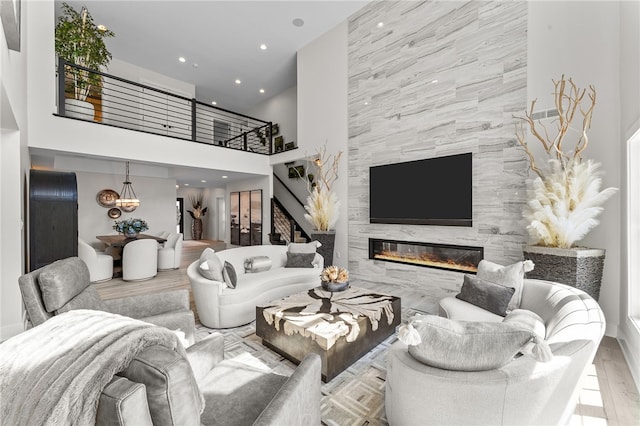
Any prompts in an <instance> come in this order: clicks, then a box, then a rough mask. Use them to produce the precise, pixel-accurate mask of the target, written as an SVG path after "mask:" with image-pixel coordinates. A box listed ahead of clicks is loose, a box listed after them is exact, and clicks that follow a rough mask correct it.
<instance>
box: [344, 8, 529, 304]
mask: <svg viewBox="0 0 640 426" xmlns="http://www.w3.org/2000/svg"><path fill="white" fill-rule="evenodd" d="M379 22H383V24H384V25H383V26H381V27H380V26H378V23H379ZM435 80H437V82H435ZM526 103H527V3H526V2H502V1H495V2H482V1H469V2H462V1H426V2H414V1H411V2H408V1H407V2H403V1H399V2H388V1H384V2H371V3H370V4H369V5H367V6H365V7H364V8H363V9H361V10H360V11H359V12H357V13H356V14H354V15H352V17H351V19H350V21H349V150H348V151H349V156H348V159H349V203H348V205H349V271H350V277H351V282H353V283H354V284H356V283H357V284H356V285H361V286H367V287H370V288H374V289H378V290H384V291H387V292H391V293H393V294H396V295H399V296H401V297H403V306H405V307H412V308H416V309H421V310H425V311H429V312H436V311H437V305H436V304H437V301H438V300H439V299H440V298H442V297H444V296H446V295H449V294H454V293H457V291H458V290H459V288H460V286H461V284H462V278H463V274H462V273H460V272H449V271H440V270H429V269H427V268H421V267H417V266H411V265H401V264H394V263H388V262H382V261H373V260H369V259H368V239H369V238H370V237H371V238H389V239H397V240H405V241H423V242H431V243H442V244H460V245H468V246H482V247H484V255H485V258H486V259H489V260H492V261H495V262H499V263H503V264H506V263H511V262H513V261H516V260H520V259H521V258H522V245H523V244H524V243H525V242H526V240H527V235H526V228H525V223H524V220H523V219H522V217H521V210H522V206H523V204H524V199H525V198H524V196H525V188H526V186H525V179H526V176H527V163H526V161H525V156H524V153H523V151H522V150H521V149H520V148H518V145H517V141H516V140H515V136H514V119H513V118H512V114H514V113H521V112H522V111H523V110H525V109H526ZM463 152H472V153H473V227H471V228H465V227H450V226H428V225H384V224H370V223H369V167H370V166H373V165H380V164H389V163H397V162H403V161H411V160H418V159H423V158H432V157H438V156H445V155H451V154H459V153H463ZM425 184H427V183H425V182H407V185H410V186H412V187H414V188H415V196H416V197H419V196H421V191H420V187H421V185H425ZM433 202H438V200H433Z"/></svg>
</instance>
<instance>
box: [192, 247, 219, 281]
mask: <svg viewBox="0 0 640 426" xmlns="http://www.w3.org/2000/svg"><path fill="white" fill-rule="evenodd" d="M203 255H204V253H203ZM198 272H199V273H200V275H202V276H203V277H204V278H206V279H208V280H213V281H220V282H223V281H224V277H223V275H222V262H221V261H220V258H219V257H218V255H216V254H215V253H208V254H207V255H206V256H204V257H202V256H201V257H200V263H199V264H198Z"/></svg>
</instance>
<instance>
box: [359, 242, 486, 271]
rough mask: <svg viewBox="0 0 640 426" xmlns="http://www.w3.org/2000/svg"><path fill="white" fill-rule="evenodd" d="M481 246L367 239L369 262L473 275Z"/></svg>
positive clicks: (476, 268)
mask: <svg viewBox="0 0 640 426" xmlns="http://www.w3.org/2000/svg"><path fill="white" fill-rule="evenodd" d="M483 256H484V249H483V248H482V247H470V246H458V245H449V244H433V243H422V242H409V241H395V240H381V239H373V238H371V239H369V259H374V260H382V261H387V262H395V263H405V264H409V265H417V266H424V267H428V268H438V269H447V270H452V271H459V272H465V273H472V274H475V273H476V272H477V271H478V264H479V263H480V261H481V260H482V258H483Z"/></svg>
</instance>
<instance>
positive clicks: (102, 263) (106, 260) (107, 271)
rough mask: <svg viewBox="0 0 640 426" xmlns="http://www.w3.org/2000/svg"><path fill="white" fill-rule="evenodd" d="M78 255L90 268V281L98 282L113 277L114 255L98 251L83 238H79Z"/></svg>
mask: <svg viewBox="0 0 640 426" xmlns="http://www.w3.org/2000/svg"><path fill="white" fill-rule="evenodd" d="M78 257H79V258H80V259H82V260H83V261H84V263H86V264H87V267H88V268H89V281H90V282H92V283H97V282H102V281H108V280H110V279H112V278H113V257H111V256H110V255H108V254H104V252H97V251H96V250H95V249H94V248H93V247H91V245H89V243H87V242H86V241H84V240H83V239H81V238H78Z"/></svg>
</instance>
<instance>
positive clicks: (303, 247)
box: [287, 240, 322, 253]
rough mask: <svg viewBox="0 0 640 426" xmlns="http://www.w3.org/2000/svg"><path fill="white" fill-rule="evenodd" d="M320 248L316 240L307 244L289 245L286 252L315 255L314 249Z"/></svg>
mask: <svg viewBox="0 0 640 426" xmlns="http://www.w3.org/2000/svg"><path fill="white" fill-rule="evenodd" d="M320 247H322V243H320V241H318V240H314V241H311V242H309V243H289V246H288V247H287V251H288V252H289V253H315V252H316V249H318V248H320Z"/></svg>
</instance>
